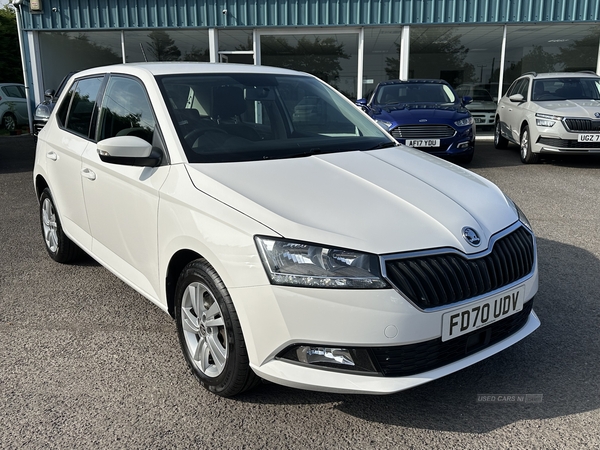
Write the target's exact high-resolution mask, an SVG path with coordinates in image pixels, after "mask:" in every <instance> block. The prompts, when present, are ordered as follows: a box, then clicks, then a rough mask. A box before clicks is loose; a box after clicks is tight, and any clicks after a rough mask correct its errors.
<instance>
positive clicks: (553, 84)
mask: <svg viewBox="0 0 600 450" xmlns="http://www.w3.org/2000/svg"><path fill="white" fill-rule="evenodd" d="M509 141H511V142H514V143H515V144H517V145H519V146H520V147H521V161H522V162H523V163H525V164H530V163H536V162H538V161H539V159H540V156H542V155H543V154H560V153H562V154H589V153H598V152H600V77H599V76H598V75H596V74H595V73H591V72H577V73H575V72H568V73H540V74H537V73H535V72H529V73H526V74H524V75H522V76H521V77H520V78H517V79H516V80H515V82H514V83H513V84H512V85H511V86H510V87H509V88H508V90H507V91H506V94H505V95H504V96H503V97H502V98H501V99H500V101H499V102H498V108H497V110H496V128H495V133H494V144H495V146H496V148H506V146H507V145H508V142H509Z"/></svg>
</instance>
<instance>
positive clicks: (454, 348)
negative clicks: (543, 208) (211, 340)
mask: <svg viewBox="0 0 600 450" xmlns="http://www.w3.org/2000/svg"><path fill="white" fill-rule="evenodd" d="M516 285H519V286H523V288H524V299H525V300H527V301H525V302H524V306H523V310H522V311H521V312H519V313H516V314H513V315H510V316H508V317H506V318H503V319H500V320H498V321H497V322H494V323H492V324H491V325H488V326H487V327H482V328H479V329H477V330H474V331H472V332H470V333H468V334H465V335H463V336H459V337H457V338H454V339H450V340H446V341H442V326H443V325H442V322H443V316H444V315H445V314H447V313H449V312H450V313H453V312H454V311H460V310H461V309H462V308H464V307H465V305H472V304H475V303H477V302H479V301H484V300H485V299H487V298H490V297H493V296H497V295H500V294H502V293H503V292H505V291H507V290H508V289H512V288H514V286H516ZM537 285H538V275H537V267H536V268H535V269H534V272H533V273H532V274H530V275H529V276H528V277H527V278H526V279H522V280H519V281H518V282H516V283H513V284H512V285H509V286H505V287H503V288H501V289H499V290H498V291H495V292H492V293H488V294H486V295H483V296H481V297H477V298H474V299H471V300H469V301H467V302H461V303H460V304H456V305H450V306H448V307H444V308H441V309H437V310H420V309H418V308H417V307H415V306H414V305H412V304H411V303H410V302H409V301H407V300H406V299H405V298H404V297H403V296H402V295H400V294H399V293H398V292H397V291H395V290H394V289H380V290H337V289H312V288H294V287H284V286H260V287H252V288H239V289H232V290H231V291H230V294H231V295H232V298H233V300H234V303H235V307H236V309H237V310H238V317H239V318H240V321H241V322H242V329H243V332H244V337H245V340H246V346H247V349H248V353H249V357H250V364H251V367H252V368H253V370H254V371H255V372H256V373H257V374H258V375H259V376H261V377H263V378H265V379H267V380H269V381H272V382H275V383H278V384H282V385H285V386H290V387H296V388H302V389H309V390H316V391H326V392H343V393H371V394H387V393H392V392H397V391H401V390H404V389H408V388H410V387H413V386H417V385H419V384H422V383H426V382H428V381H432V380H434V379H436V378H440V377H442V376H445V375H448V374H450V373H452V372H455V371H457V370H460V369H462V368H464V367H467V366H469V365H472V364H474V363H476V362H478V361H481V360H483V359H485V358H487V357H489V356H491V355H493V354H495V353H497V352H499V351H501V350H503V349H505V348H507V347H509V346H511V345H513V344H514V343H516V342H517V341H519V340H521V339H523V338H524V337H525V336H527V335H528V334H530V333H532V332H533V331H534V330H535V329H536V328H537V327H538V326H539V325H540V323H539V320H538V318H537V316H536V315H535V313H534V312H533V311H532V309H531V307H532V298H533V296H534V295H535V293H536V292H537ZM490 336H495V337H492V338H491V339H490ZM485 339H487V341H485V342H484V340H485ZM474 344H475V345H474ZM295 346H312V347H319V348H343V349H360V350H361V351H364V352H365V353H366V354H368V355H369V357H370V358H371V362H372V367H373V369H374V370H373V371H364V370H361V369H360V368H358V367H356V368H353V367H348V366H343V365H340V366H339V368H338V367H333V366H332V365H328V366H327V367H323V366H320V365H313V364H309V363H306V362H299V361H294V360H290V359H289V358H287V357H286V355H287V354H288V353H287V351H288V350H289V349H290V348H295ZM388 360H394V367H393V368H392V369H391V370H390V366H389V365H387V361H388ZM405 361H406V363H405ZM398 363H399V364H400V366H402V365H403V364H404V365H405V367H401V368H400V370H398V369H397V366H398Z"/></svg>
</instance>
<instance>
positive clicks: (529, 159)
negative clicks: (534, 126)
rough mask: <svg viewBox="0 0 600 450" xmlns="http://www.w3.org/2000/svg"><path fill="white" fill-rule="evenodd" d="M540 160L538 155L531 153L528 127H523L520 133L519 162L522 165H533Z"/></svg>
mask: <svg viewBox="0 0 600 450" xmlns="http://www.w3.org/2000/svg"><path fill="white" fill-rule="evenodd" d="M539 160H540V155H538V154H537V153H533V152H532V151H531V135H530V134H529V127H528V126H527V125H525V126H524V127H523V131H521V162H522V163H523V164H535V163H537V162H538V161H539Z"/></svg>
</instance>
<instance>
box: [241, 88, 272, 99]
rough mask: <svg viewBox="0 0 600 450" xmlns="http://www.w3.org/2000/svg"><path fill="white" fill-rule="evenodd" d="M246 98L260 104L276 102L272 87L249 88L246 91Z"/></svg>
mask: <svg viewBox="0 0 600 450" xmlns="http://www.w3.org/2000/svg"><path fill="white" fill-rule="evenodd" d="M244 98H245V99H246V100H253V101H258V102H260V101H266V100H275V91H273V89H271V88H270V87H260V86H258V87H249V88H246V89H244Z"/></svg>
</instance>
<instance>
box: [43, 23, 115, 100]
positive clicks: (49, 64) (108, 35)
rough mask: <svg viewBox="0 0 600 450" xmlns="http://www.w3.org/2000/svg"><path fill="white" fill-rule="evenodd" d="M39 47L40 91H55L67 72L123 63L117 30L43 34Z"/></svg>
mask: <svg viewBox="0 0 600 450" xmlns="http://www.w3.org/2000/svg"><path fill="white" fill-rule="evenodd" d="M39 44H40V55H41V62H42V67H43V71H42V78H43V83H44V89H43V91H45V90H46V89H55V90H56V89H57V88H58V85H59V84H60V82H61V80H62V79H63V78H64V76H65V75H67V74H68V73H69V72H75V71H79V70H83V69H89V68H90V67H98V66H105V65H108V64H118V63H121V62H123V59H122V56H121V32H120V31H90V32H85V33H81V32H42V33H40V34H39ZM65 49H67V50H65Z"/></svg>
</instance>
